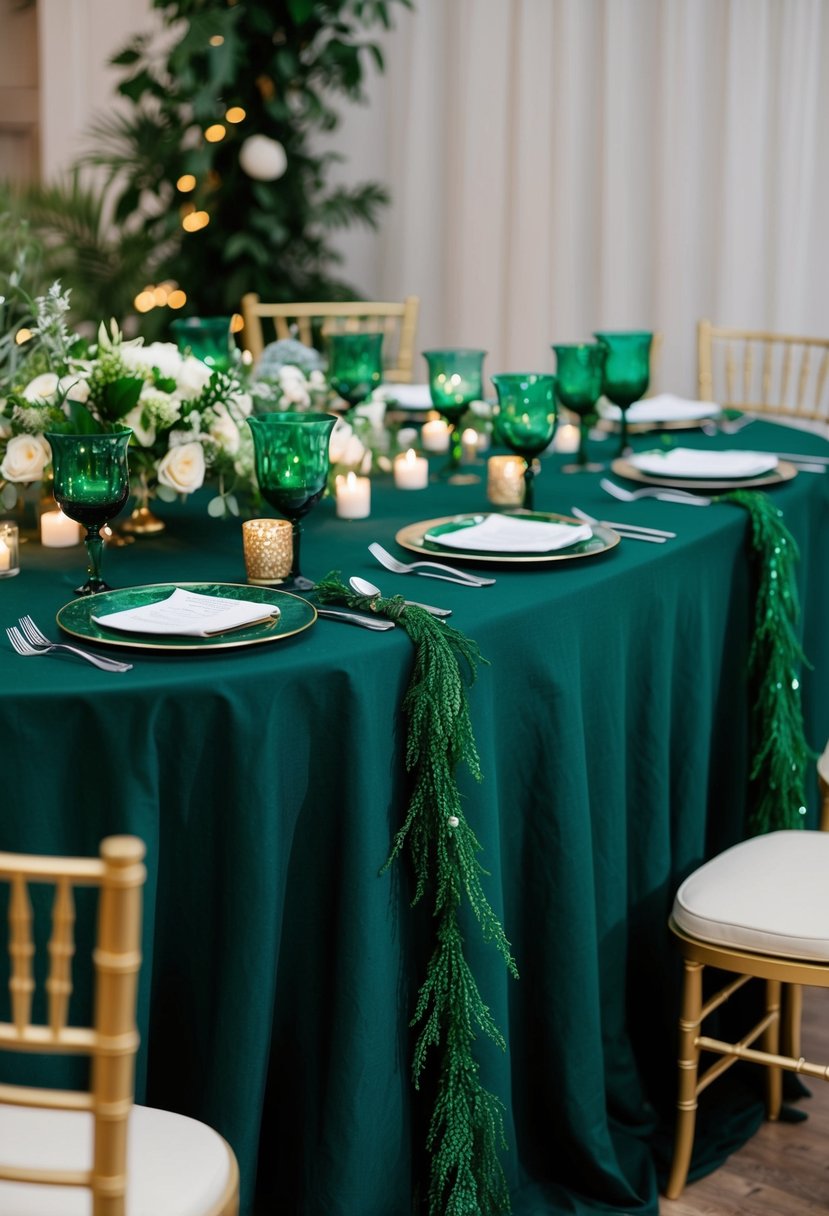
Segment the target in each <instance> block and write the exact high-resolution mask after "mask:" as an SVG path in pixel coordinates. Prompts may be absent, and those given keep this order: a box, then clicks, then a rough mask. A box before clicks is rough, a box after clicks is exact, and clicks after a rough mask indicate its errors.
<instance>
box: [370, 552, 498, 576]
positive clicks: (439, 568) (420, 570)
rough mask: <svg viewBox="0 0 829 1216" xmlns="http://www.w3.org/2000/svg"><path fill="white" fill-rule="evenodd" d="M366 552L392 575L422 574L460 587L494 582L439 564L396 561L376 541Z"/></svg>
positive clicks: (466, 571)
mask: <svg viewBox="0 0 829 1216" xmlns="http://www.w3.org/2000/svg"><path fill="white" fill-rule="evenodd" d="M368 551H369V553H370V554H371V555H372V557H374V558H376V559H377V561H378V562H379V563H380V565H381V566H385V567H386V569H387V570H391V571H392V573H393V574H422V575H423V577H424V578H442V579H445V581H446V582H447V583H460V585H461V586H462V587H491V586H492V584H493V583H494V582H495V579H494V578H482V577H481V576H480V575H478V574H470V573H469V571H468V570H458V569H456V568H455V567H454V566H446V565H443V564H442V563H441V562H401V561H398V560H397V558H396V557H392V555H391V554H390V553H387V552H386V550H385V549H384V548H383V546H382V545H378V544H377V542H376V541H372V543H371V544H370V545H369V547H368Z"/></svg>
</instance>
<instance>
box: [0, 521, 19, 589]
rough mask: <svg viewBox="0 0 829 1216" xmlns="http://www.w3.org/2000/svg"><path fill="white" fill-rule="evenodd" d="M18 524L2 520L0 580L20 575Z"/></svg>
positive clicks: (0, 532)
mask: <svg viewBox="0 0 829 1216" xmlns="http://www.w3.org/2000/svg"><path fill="white" fill-rule="evenodd" d="M19 553H20V549H19V538H18V531H17V524H10V523H8V522H7V521H6V520H5V519H0V578H14V576H15V574H19V573H20V557H19Z"/></svg>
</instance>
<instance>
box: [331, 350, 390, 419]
mask: <svg viewBox="0 0 829 1216" xmlns="http://www.w3.org/2000/svg"><path fill="white" fill-rule="evenodd" d="M328 344H329V358H328V379H329V381H330V382H331V387H332V388H333V389H334V391H335V392H337V393H339V395H340V396H341V397H342V399H343V400H344V401H347V402H348V407H349V410H352V409H354V407H355V406H357V405H359V404H360V402H361V401H365V399H366V397H368V395H369V394H370V393H371V392H372V391H373V390H374V389H375V388H377V387H378V385H379V384H380V381H381V380H382V378H383V335H382V334H332V335H331V337H330V338H329V339H328Z"/></svg>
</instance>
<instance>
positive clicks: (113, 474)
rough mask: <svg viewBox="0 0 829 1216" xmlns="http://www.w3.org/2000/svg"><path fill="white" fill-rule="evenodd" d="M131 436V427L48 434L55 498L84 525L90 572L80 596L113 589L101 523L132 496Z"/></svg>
mask: <svg viewBox="0 0 829 1216" xmlns="http://www.w3.org/2000/svg"><path fill="white" fill-rule="evenodd" d="M131 436H132V431H131V430H127V429H125V430H121V431H111V432H109V433H107V434H103V435H59V434H54V433H49V434H47V435H46V438H47V439H48V441H49V444H50V446H51V448H52V469H53V471H54V484H53V491H54V495H55V502H56V503H57V504H58V506H59V507H60V509H61V510H62V511H63V513H64V515H68V516H69V518H70V519H74V520H77V522H78V523H80V524H83V525H84V527H85V528H86V537H85V541H86V554H87V577H86V582H85V583H84V584H83V586H81V587H78V588H77V590H76V594H77V595H95V594H96V593H97V592H98V591H109V590H110V588H109V586H108V585H107V584H106V583H105V582H104V580H103V578H102V577H101V558H102V555H103V549H104V538H103V537H102V536H101V528H102V527H103V526H104V524H107V523H109V521H110V520H111V519H114V518H115V516H116V515H118V513H119V512H120V511H123V509H124V507H125V506H126V503H127V499H128V498H129V493H130V479H129V469H128V466H127V446H128V444H129V441H130V437H131Z"/></svg>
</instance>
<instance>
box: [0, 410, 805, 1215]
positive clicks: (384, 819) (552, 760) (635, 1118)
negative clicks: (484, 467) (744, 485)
mask: <svg viewBox="0 0 829 1216" xmlns="http://www.w3.org/2000/svg"><path fill="white" fill-rule="evenodd" d="M683 441H684V442H685V440H683ZM687 442H690V443H698V444H702V443H705V444H710V445H713V446H719V447H729V446H730V447H735V446H741V447H748V446H751V447H759V448H765V449H768V450H777V449H782V450H785V451H800V452H813V453H822V454H823V455H827V454H829V443H826V442H825V441H824V440H822V439H820V438H818V437H816V436H813V435H807V434H803V433H801V432H799V431H793V430H790V429H786V428H782V427H776V426H772V425H771V424H768V423H760V422H757V423H754V424H753V425H752V426H751V427H750V428H748V429H747V430H746V431H744V432H742V433H741V434H740V435H739V436H734V437H726V436H720V437H718V438H717V439H713V440H711V439H704V438H703V437H702V436H701V435H697V436H695V437H692V438H690V439H689V440H687ZM602 446H604V447H605V448H606V449H609V448H610V447H612V441H609V442H608V443H606V444H604V445H602ZM561 463H562V458H561V457H558V456H553V457H550V458H548V459H545V462H544V469H543V472H542V474H541V476H540V477H539V478H538V481H537V508H538V509H539V510H549V511H560V512H568V511H569V509H570V506H571V504H578V505H580V506H582V507H583V508H584V509H586V510H587V511H590V512H592V513H593V514H594V515H598V516H601V517H603V518H610V519H623V520H629V521H630V522H635V523H639V524H645V525H648V524H650V525H653V526H657V527H666V528H670V529H673V530H675V531H676V532H677V533H678V536H677V539H676V540H674V541H671V542H670V543H668V544H665V545H651V544H640V543H636V542H634V541H623V542H622V544H621V545H620V546H619V547H618V548H617V549H615V550H614V551H612V552H610V553H608V554H606V555H604V556H601V557H598V558H596V559H594V560H587V561H577V562H572V563H562V564H553V565H548V566H535V567H533V566H529V567H516V568H514V569H499V570H496V571H494V573H495V575H496V577H497V583H496V585H495V586H493V587H488V588H482V589H469V588H466V587H459V586H454V585H452V584H450V583H444V582H437V581H432V580H426V579H414V578H401V577H397V576H394V575H391V574H387V573H386V572H385V571H383V570H381V569H380V568H379V567H378V566H377V565H376V564H375V563H374V561H373V560H372V558H371V557H370V555H369V554H368V552H367V545H368V543H369V542H370V541H372V540H379V541H381V542H382V543H383V544H384V545H386V547H388V548H391V549H392V550H393V551H395V552H397V553H398V554H399V556H405V555H404V554H403V553H402V551H400V550H398V549H396V547H395V545H394V535H395V532H396V531H397V530H398V528H400V527H401V526H402V525H404V524H406V523H409V522H412V521H415V520H419V519H428V518H434V517H439V516H444V515H449V514H452V513H455V512H459V511H472V510H477V509H483V508H485V507H486V499H485V485H484V483H483V481H482V482H481V483H480V484H479V485H475V486H469V487H458V486H448V485H432V486H430V488H429V489H428V490H425V491H421V492H408V493H407V492H403V491H396V490H395V489H394V488H393V487H392V486H391V485H390V484H384V483H383V481H382V480H380V481H378V482H376V483H375V485H374V489H373V495H374V497H373V506H374V509H373V514H372V516H371V518H370V519H368V520H365V521H359V522H343V521H339V520H337V519H336V518H335V515H334V507H333V503H332V502H331V501H330V500H324V501H323V502H322V503H320V504H319V505H318V506H317V507H316V508H315V510H314V511H313V512H312V514H311V515H310V517H309V519H308V522H307V534H306V540H305V544H304V565H305V568H306V571H307V572H308V573H310V574H311V575H312V576H315V577H321V576H322V575H324V574H325V573H326V572H328V571H330V570H334V569H337V570H341V571H343V572H344V573H345V574H349V575H350V574H359V575H362V576H364V577H366V578H369V579H371V580H372V581H374V582H375V583H377V584H378V585H380V586H381V587H382V588H383V590H384V592H388V593H395V592H402V593H404V594H406V595H408V596H410V597H412V598H415V599H421V600H428V601H430V602H432V603H436V604H440V605H444V606H446V607H450V608H452V609H453V610H454V616H453V618H452V621H453V623H454V624H456V625H457V626H458V628H460V629H461V630H462V631H463V632H464V633H466V634H467V635H468V636H470V637H471V638H473V639H475V641H477V642H478V644H479V645H480V648H481V650H482V652H483V654H484V656H485V657H486V658H487V659H488V660H489V665H488V666H483V667H481V669H480V671H479V677H478V680H477V683H476V684H475V685H474V686H473V688H472V690H471V706H472V721H473V726H474V729H475V734H476V739H477V744H478V748H479V751H480V755H481V760H482V766H483V781H482V782H481V783H480V784H476V783H475V782H473V781H472V780H471V779H470V778H469V776H468V774H467V773H466V772H463V771H462V772H461V784H462V789H463V793H464V797H465V813H466V814H467V816H468V818H469V820H470V821H471V823H472V825H473V827H474V829H475V831H476V833H477V834H478V836H479V838H480V840H481V843H482V846H483V853H482V861H483V863H484V865H485V867H486V869H487V870H488V872H489V876H488V877H487V878H485V880H484V882H485V889H486V891H487V894H488V896H489V898H490V900H491V902H492V904H493V906H494V908H495V910H496V912H497V913H498V914H499V916H500V917H501V918H502V921H503V924H504V926H505V929H506V932H507V936H508V937H509V939H510V941H511V943H512V946H513V951H514V954H515V957H516V959H517V962H518V966H519V970H520V979H519V980H518V981H513V980H511V979H509V978H508V976H507V975H506V973H505V971H504V968H503V965H502V963H501V961H500V959H499V957H498V956H497V954H496V952H495V951H494V949H493V948H492V947H491V946H488V945H485V944H483V943H482V942H481V941H480V934H479V931H478V928H477V926H476V925H475V924H474V923H470V924H469V925H468V931H467V946H468V951H469V956H470V959H471V962H472V966H473V969H474V970H475V973H476V975H477V976H478V977H479V982H480V985H481V989H482V992H483V995H484V999H485V1000H486V1001H487V1002H488V1004H489V1005H490V1007H491V1009H492V1012H493V1014H494V1017H495V1021H496V1023H497V1024H498V1025H499V1026H500V1027H501V1028H502V1029H503V1030H504V1032H505V1036H506V1039H507V1051H506V1052H504V1053H502V1052H500V1051H499V1050H498V1049H497V1048H494V1047H491V1046H490V1045H489V1044H488V1043H487V1042H486V1041H483V1040H479V1042H478V1044H477V1046H476V1051H477V1052H478V1055H479V1059H480V1060H481V1063H482V1074H483V1080H484V1083H485V1084H486V1085H487V1086H488V1087H489V1088H491V1089H494V1090H495V1092H496V1093H498V1095H499V1096H500V1097H501V1099H502V1101H503V1103H504V1107H505V1129H506V1138H507V1150H506V1151H505V1152H504V1154H503V1161H504V1166H505V1170H506V1173H507V1177H508V1179H509V1182H510V1186H511V1191H512V1203H513V1211H514V1212H515V1213H516V1216H530V1214H532V1216H537V1214H541V1213H559V1212H571V1213H593V1212H599V1211H604V1212H607V1211H612V1212H614V1213H647V1214H655V1213H656V1212H657V1182H656V1178H657V1173H656V1169H657V1165H658V1164H659V1163H660V1161H661V1155H660V1154H661V1153H662V1147H663V1145H662V1139H661V1137H662V1134H663V1132H664V1125H665V1122H666V1119H667V1120H668V1121H669V1120H670V1103H671V1092H672V1084H673V1081H672V1062H673V1058H674V1052H675V1049H674V1023H675V1016H676V978H677V967H676V964H675V961H674V957H673V953H672V951H671V947H670V943H669V941H668V936H667V933H666V919H667V915H668V912H669V909H670V905H671V901H672V897H673V892H674V889H675V886H676V885H677V883H678V881H679V880H680V878H681V877H682V876H684V874H685V873H687V872H688V870H689V869H690V868H692V867H693V866H694V865H695V864H697V863H698V862H699V861H700V860H701V859H702V858H704V857H705V856H707V855H710V854H711V853H713V852H715V851H718V850H720V849H721V848H723V847H725V846H727V845H728V844H729V843H731V842H733V841H735V840H736V839H738V838H739V837H740V836H741V834H742V833H743V823H744V811H745V791H746V779H747V749H748V742H747V724H748V691H747V684H746V677H745V668H746V657H747V651H748V644H749V639H750V628H751V621H752V588H753V585H754V583H753V575H752V563H751V559H750V555H749V548H748V543H747V536H748V518H747V515H746V513H745V512H744V511H742V510H740V509H739V508H737V507H735V506H733V505H726V504H715V505H712V506H710V507H708V508H706V509H695V508H689V507H686V506H681V505H675V504H670V503H664V502H655V501H653V500H649V501H642V502H640V503H637V504H636V505H635V506H628V505H623V504H619V503H616V502H613V501H612V500H611V499H609V498H607V497H606V495H604V494H603V493H602V492H601V490H600V489H599V486H598V478H597V477H596V476H593V475H582V476H565V475H563V474H562V473H561V472H560V471H559V466H560V464H561ZM773 493H774V500H775V502H776V503H778V504H779V506H780V507H781V508H782V509H783V511H784V513H785V518H786V521H787V524H788V526H789V527H790V529H791V530H792V532H793V534H794V536H795V538H796V540H797V542H798V544H799V546H800V550H801V562H800V565H799V585H800V591H801V596H802V603H803V637H804V645H805V650H806V653H807V655H808V656H809V659H810V660H811V662H812V664H813V670H811V671H805V672H804V675H803V681H802V691H803V706H804V713H805V720H806V725H807V732H808V737H809V742H810V744H811V745H812V746H813V747H815V748H822V746H823V744H824V743H825V741H826V738H827V736H829V696H828V695H827V691H826V690H827V678H829V627H827V623H828V622H829V575H828V574H827V572H828V571H829V476H827V475H815V474H808V473H802V474H800V475H799V476H798V477H797V478H796V479H795V480H794V481H793V482H791V483H789V484H788V485H785V486H781V487H779V488H778V489H776V490H774V491H773ZM161 512H162V513H163V512H164V507H163V506H162V507H161ZM167 520H168V528H167V531H166V532H165V533H164V534H163V535H162V536H160V537H157V538H154V539H146V540H141V541H140V542H138V543H136V544H135V545H133V546H132V547H130V548H125V549H121V550H110V551H108V552H107V554H106V572H107V574H108V577H109V578H110V581H111V582H112V583H113V585H116V586H127V585H130V584H136V585H137V584H141V583H150V582H176V581H195V580H202V579H204V580H217V581H225V582H243V581H244V567H243V561H242V549H241V531H240V525H239V522H238V521H229V522H216V521H213V520H210V519H208V518H207V516H206V514H205V511H204V502H203V501H202V500H200V499H199V498H198V497H196V498H195V499H194V500H191V501H190V502H188V503H187V504H186V505H185V506H184V507H177V508H174V509H168V512H167ZM21 552H22V567H23V568H22V571H21V574H20V576H19V577H18V578H15V579H13V580H7V581H0V605H2V609H3V612H2V624H3V625H8V624H11V623H14V621H15V620H16V619H17V617H18V616H20V615H22V614H24V613H31V614H32V615H33V616H34V617H35V619H36V620H37V621H38V622H39V623H40V624H41V626H47V627H48V628H49V631H52V632H55V626H54V624H53V621H54V615H55V612H56V610H57V609H58V608H59V607H60V606H61V605H62V604H63V603H65V602H66V601H67V600H69V599H71V588H72V586H73V585H74V583H75V580H76V579H77V575H78V573H79V567H80V565H81V564H82V552H81V550H80V549H70V550H46V549H42V548H41V547H40V546H39V545H37V544H34V543H32V544H28V545H25V546H23V548H22V551H21ZM411 661H412V650H411V643H410V642H409V639H408V638H407V636H406V635H405V633H404V632H403V631H402V630H400V629H397V630H393V631H389V632H388V633H370V632H367V631H364V630H361V629H357V628H352V627H349V626H346V625H343V624H340V623H334V622H328V621H322V620H320V621H318V622H317V623H316V624H315V625H314V626H313V628H312V629H310V630H309V631H307V632H306V633H303V634H300V635H298V636H296V637H293V638H289V639H285V640H284V641H282V642H280V643H278V644H274V645H267V646H257V647H252V648H250V649H247V650H232V651H228V652H219V653H214V654H210V655H207V656H202V655H161V654H154V653H147V654H140V655H136V656H135V658H134V663H135V666H134V669H133V670H132V671H131V672H129V673H127V674H126V675H111V674H107V673H103V672H100V671H98V670H96V669H94V668H92V667H90V666H88V665H87V664H85V663H82V662H80V661H76V660H74V659H72V658H61V659H55V658H50V659H48V660H47V661H46V662H43V663H37V662H35V663H32V662H30V661H26V660H24V659H21V658H19V657H18V656H16V655H14V654H13V653H12V652H11V651H10V649H9V648H8V647H7V646H6V645H5V642H4V645H3V646H1V647H0V771H2V786H3V791H4V795H3V808H4V809H3V815H2V819H1V820H0V848H3V849H13V850H30V851H41V852H54V853H79V854H84V853H89V854H92V853H94V852H95V851H96V849H97V846H98V842H99V840H100V839H101V837H103V836H104V835H106V834H108V833H112V832H134V833H136V834H137V835H139V836H141V837H142V838H143V839H144V840H145V841H146V843H147V847H148V873H149V877H148V885H147V891H146V907H145V946H144V966H143V973H142V983H141V994H140V1010H139V1020H140V1028H141V1032H142V1039H143V1044H142V1049H141V1055H140V1060H139V1065H140V1066H139V1076H138V1093H139V1098H140V1099H141V1100H146V1101H148V1102H150V1103H153V1104H156V1105H159V1106H169V1107H171V1108H174V1109H176V1110H179V1111H182V1112H184V1113H187V1114H192V1115H194V1116H196V1117H199V1118H202V1119H204V1120H206V1121H207V1122H209V1123H210V1124H212V1125H213V1126H215V1127H216V1128H217V1129H218V1130H220V1131H221V1132H222V1133H223V1134H224V1135H225V1136H226V1137H227V1138H228V1139H229V1141H230V1142H231V1143H232V1145H233V1147H234V1149H235V1150H236V1153H237V1155H238V1157H239V1161H240V1166H241V1171H242V1179H243V1197H244V1205H245V1210H248V1209H250V1207H251V1205H252V1204H253V1201H254V1195H255V1196H256V1199H257V1204H258V1207H257V1210H261V1211H262V1212H265V1211H268V1212H272V1211H280V1212H283V1211H284V1212H286V1213H300V1214H302V1216H407V1214H408V1213H410V1212H411V1211H413V1210H416V1204H417V1200H418V1196H419V1195H420V1193H421V1188H422V1183H423V1178H424V1176H425V1168H424V1151H423V1148H422V1145H423V1142H424V1139H425V1116H426V1106H427V1102H428V1093H429V1086H428V1084H427V1086H426V1087H425V1090H424V1092H423V1094H421V1095H419V1096H418V1095H415V1094H414V1092H413V1089H412V1086H411V1082H410V1078H409V1060H410V1053H411V1040H410V1031H409V1029H408V1025H407V1024H408V1020H409V1016H410V1014H411V1010H412V1007H413V997H414V993H415V991H416V987H417V984H418V982H419V980H420V978H421V977H422V969H423V964H424V959H425V957H426V951H427V949H428V935H429V931H430V924H429V914H428V909H426V908H422V909H419V910H415V911H413V910H412V909H411V908H410V907H409V902H408V901H409V898H410V895H411V888H410V882H409V873H408V870H407V868H406V864H405V863H400V864H399V865H398V866H397V867H396V868H395V869H394V870H393V871H392V872H391V873H390V874H386V875H384V876H382V877H380V876H379V875H378V870H379V868H380V866H381V864H382V862H383V860H384V859H385V857H386V855H387V851H388V848H389V843H390V840H391V837H392V835H393V833H394V831H395V829H396V827H397V826H398V824H399V823H400V820H401V813H402V808H403V807H404V805H405V779H404V773H403V755H402V748H403V741H404V723H403V721H402V719H401V712H400V704H401V698H402V696H403V693H404V691H405V688H406V683H407V677H408V673H409V670H410V666H411ZM815 804H816V791H815V789H814V788H813V785H812V780H811V777H810V796H809V822H810V823H814V822H815ZM0 1016H5V1014H4V1013H2V1012H1V1011H0ZM11 1067H12V1066H11V1064H9V1063H8V1062H6V1061H3V1060H2V1059H0V1069H2V1070H5V1071H4V1073H3V1075H4V1076H6V1075H11V1073H10V1071H9V1070H10V1069H11ZM735 1101H736V1099H735ZM757 1117H758V1116H757V1107H756V1106H752V1107H751V1108H750V1110H748V1111H747V1112H746V1111H743V1112H740V1111H739V1110H738V1109H736V1108H735V1109H734V1110H732V1109H729V1108H728V1107H727V1105H723V1104H719V1103H718V1104H717V1105H716V1106H712V1107H711V1109H710V1110H709V1111H708V1112H707V1113H706V1114H704V1116H703V1119H702V1128H701V1130H702V1135H701V1137H700V1160H699V1163H698V1168H699V1169H703V1168H706V1165H710V1163H711V1162H713V1161H715V1160H721V1159H722V1157H723V1156H724V1155H725V1154H726V1153H727V1151H728V1149H729V1147H730V1146H731V1145H733V1144H735V1143H737V1142H739V1140H740V1138H741V1137H743V1138H744V1137H745V1135H746V1134H747V1133H748V1131H749V1130H750V1128H751V1126H752V1125H753V1121H756V1119H757Z"/></svg>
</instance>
